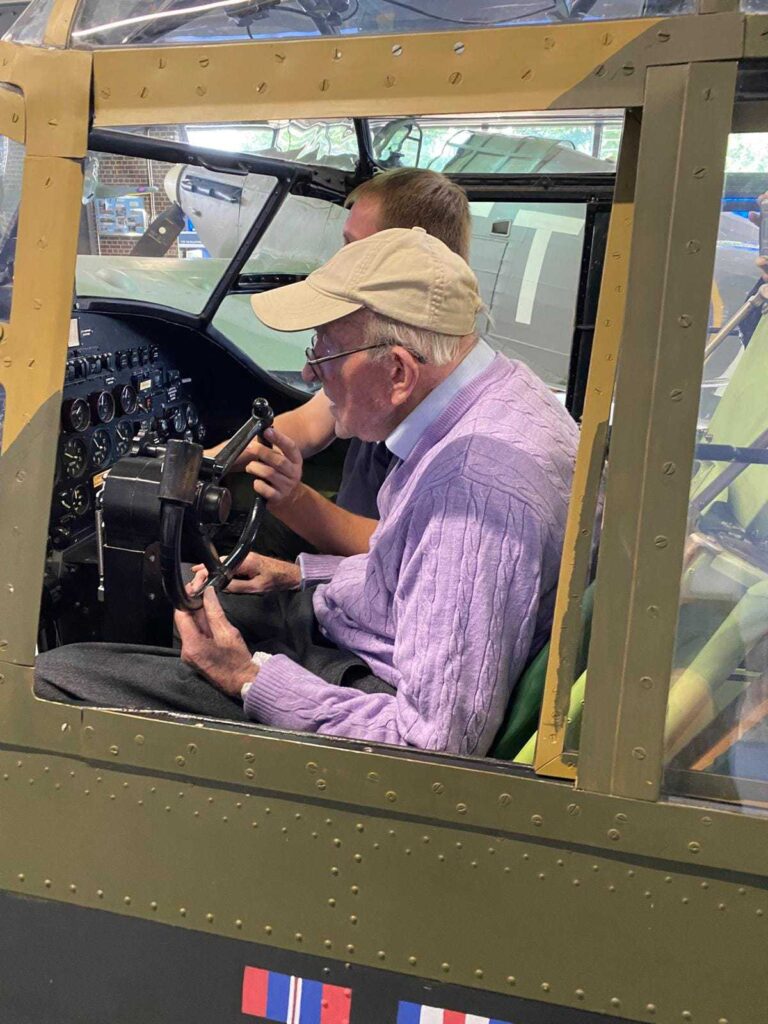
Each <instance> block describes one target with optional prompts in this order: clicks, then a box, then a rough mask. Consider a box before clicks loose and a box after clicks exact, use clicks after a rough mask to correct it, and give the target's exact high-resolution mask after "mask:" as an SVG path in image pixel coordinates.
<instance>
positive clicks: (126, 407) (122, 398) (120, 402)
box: [117, 384, 137, 416]
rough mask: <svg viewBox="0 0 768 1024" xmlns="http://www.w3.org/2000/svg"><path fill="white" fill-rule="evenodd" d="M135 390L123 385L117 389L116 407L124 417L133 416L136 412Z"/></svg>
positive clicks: (130, 385)
mask: <svg viewBox="0 0 768 1024" xmlns="http://www.w3.org/2000/svg"><path fill="white" fill-rule="evenodd" d="M136 406H137V397H136V388H134V387H133V385H132V384H124V385H123V386H122V387H121V388H118V389H117V407H118V409H119V411H120V412H121V413H122V414H123V415H125V416H133V414H134V413H135V412H136Z"/></svg>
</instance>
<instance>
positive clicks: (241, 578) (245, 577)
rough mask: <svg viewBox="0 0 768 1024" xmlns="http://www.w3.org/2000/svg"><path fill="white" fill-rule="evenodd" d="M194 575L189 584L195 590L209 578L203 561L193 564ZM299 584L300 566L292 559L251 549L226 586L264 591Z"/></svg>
mask: <svg viewBox="0 0 768 1024" xmlns="http://www.w3.org/2000/svg"><path fill="white" fill-rule="evenodd" d="M192 571H193V572H194V574H195V575H194V578H193V579H192V581H191V583H190V584H189V585H188V588H187V589H188V590H189V592H190V594H196V593H197V592H198V591H199V590H200V588H201V587H202V585H203V584H204V583H205V581H206V580H207V579H208V571H207V570H206V568H205V566H204V565H193V566H192ZM300 585H301V569H300V568H299V567H298V565H296V564H295V563H294V562H281V561H280V560H279V559H278V558H267V557H266V555H257V554H256V553H255V552H254V551H252V552H251V553H250V554H249V555H246V556H245V558H244V559H243V561H242V562H241V563H240V568H239V569H238V570H237V575H236V576H235V577H234V579H233V580H232V581H231V582H230V584H229V586H228V587H226V592H227V593H228V594H267V593H269V592H270V591H273V590H295V589H296V588H297V587H299V586H300Z"/></svg>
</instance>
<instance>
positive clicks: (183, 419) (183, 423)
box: [171, 405, 187, 434]
mask: <svg viewBox="0 0 768 1024" xmlns="http://www.w3.org/2000/svg"><path fill="white" fill-rule="evenodd" d="M171 422H172V423H173V429H174V430H175V431H176V433H177V434H183V433H184V431H185V430H186V429H187V413H186V410H185V409H184V407H183V406H181V405H180V406H178V408H176V409H174V410H173V419H172V421H171Z"/></svg>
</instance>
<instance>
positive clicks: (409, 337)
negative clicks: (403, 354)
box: [365, 310, 463, 366]
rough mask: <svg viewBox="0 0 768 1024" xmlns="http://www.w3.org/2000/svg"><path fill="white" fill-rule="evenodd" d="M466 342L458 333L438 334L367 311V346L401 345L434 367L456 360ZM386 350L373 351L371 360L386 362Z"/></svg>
mask: <svg viewBox="0 0 768 1024" xmlns="http://www.w3.org/2000/svg"><path fill="white" fill-rule="evenodd" d="M462 340H463V339H462V338H461V337H458V336H457V335H455V334H436V333H435V332H434V331H426V330H424V329H423V328H422V327H412V326H411V325H410V324H404V323H402V322H401V321H400V320H391V319H390V318H389V317H388V316H381V315H380V314H379V313H373V312H372V311H370V310H369V311H368V315H367V316H366V318H365V341H366V344H368V345H383V344H394V345H402V347H403V348H407V349H409V350H410V351H411V352H415V353H417V354H418V355H420V356H423V358H424V360H425V362H427V363H431V364H432V365H433V366H445V365H446V363H450V362H451V360H452V359H455V358H456V356H457V355H458V353H459V348H460V345H461V341H462ZM385 355H386V350H385V349H383V348H382V349H379V351H378V352H377V351H373V352H371V358H372V359H377V358H378V359H383V358H384V357H385Z"/></svg>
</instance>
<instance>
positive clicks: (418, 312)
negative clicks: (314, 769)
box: [35, 228, 577, 755]
mask: <svg viewBox="0 0 768 1024" xmlns="http://www.w3.org/2000/svg"><path fill="white" fill-rule="evenodd" d="M253 306H254V309H255V311H256V313H257V314H258V316H259V317H260V318H261V319H262V320H263V321H264V323H266V324H268V325H269V326H270V327H272V328H275V329H277V330H283V331H295V330H302V329H306V328H309V327H313V326H314V327H317V337H316V341H315V344H314V347H313V349H312V350H311V351H310V353H309V354H308V360H307V367H306V368H305V371H304V372H305V375H306V377H307V379H309V377H310V375H311V374H315V373H316V374H317V375H318V377H319V379H320V380H321V382H322V386H323V390H324V392H325V394H326V396H327V398H328V400H329V401H330V408H331V412H332V415H333V417H334V420H335V422H336V430H337V433H338V434H339V435H340V436H342V437H344V436H357V437H360V438H362V439H363V440H366V441H384V442H385V444H386V445H387V448H388V449H389V451H391V452H392V453H393V455H394V456H395V458H396V460H397V461H396V464H395V467H394V468H393V469H392V471H391V472H390V474H389V476H388V477H387V479H386V480H385V482H384V485H383V487H382V489H381V492H380V495H379V508H380V511H381V520H380V522H379V525H378V527H377V528H376V531H375V533H374V534H373V536H372V538H371V543H370V549H369V551H368V552H366V553H365V554H359V555H354V556H352V557H348V558H340V557H332V556H319V555H317V556H302V557H301V559H300V568H297V569H296V570H295V576H294V578H292V579H290V580H286V581H283V584H282V585H283V586H300V587H302V588H312V589H300V590H295V589H294V590H287V589H286V590H282V591H280V592H278V593H275V594H270V595H267V596H266V597H265V598H264V599H263V601H260V602H257V601H255V600H254V599H253V598H252V597H246V598H241V599H240V600H242V601H243V602H244V604H243V611H242V614H240V615H238V612H237V609H236V608H234V607H233V605H234V604H235V602H236V600H237V599H236V598H229V599H228V607H229V608H230V609H231V613H232V618H234V619H236V620H238V621H240V624H241V625H242V627H243V632H242V634H241V632H240V631H239V630H238V629H237V628H236V627H235V625H233V624H232V622H231V621H230V620H229V619H228V618H227V616H226V615H225V613H224V611H223V609H222V606H221V604H220V602H219V600H218V598H217V596H216V594H215V593H214V591H213V590H212V589H211V588H209V589H208V590H206V592H205V599H204V605H203V608H202V609H201V610H200V611H197V612H192V613H188V612H177V613H176V626H177V629H178V633H179V636H180V638H181V643H182V647H181V655H180V656H179V655H178V654H177V653H176V652H174V651H170V650H163V649H151V648H141V647H131V646H127V645H107V644H78V645H73V646H71V647H61V648H58V649H56V650H53V651H50V652H47V653H46V654H43V655H41V656H40V657H39V658H38V662H37V671H36V684H35V688H36V692H37V694H38V695H39V696H43V697H47V698H50V699H59V700H61V699H64V700H75V701H78V702H82V703H90V704H99V705H104V706H110V707H123V708H146V709H157V710H169V711H186V712H189V713H195V714H201V715H210V716H215V717H217V718H227V719H239V720H243V719H245V720H251V721H255V722H261V723H264V724H267V725H271V726H274V727H277V728H282V729H295V730H302V731H306V732H314V733H319V734H329V735H334V736H346V737H354V738H357V739H361V740H367V741H375V742H384V743H394V744H401V745H405V746H413V747H417V748H422V749H431V750H442V751H448V752H451V753H456V754H477V755H482V754H484V753H486V752H487V750H488V748H489V746H490V744H491V741H492V740H493V737H494V735H495V733H496V731H497V729H498V727H499V724H500V722H501V720H502V717H503V715H504V711H505V709H506V707H507V704H508V701H509V696H510V693H511V690H512V688H513V687H514V685H515V683H516V681H517V679H518V678H519V676H520V674H521V672H522V671H523V669H524V667H525V665H526V663H527V662H528V661H529V659H530V658H531V657H532V656H533V655H535V654H536V653H537V652H538V650H539V649H540V648H541V647H542V646H543V644H544V643H545V641H546V639H547V637H548V635H549V630H550V625H551V619H552V610H553V605H554V597H555V589H556V584H557V576H558V569H559V564H560V555H561V549H562V543H563V534H564V529H565V521H566V509H567V503H568V497H569V491H570V482H571V475H572V468H573V462H574V458H575V452H576V443H577V429H576V425H575V423H574V422H573V421H572V420H571V418H570V417H569V415H568V414H567V413H566V412H565V410H564V409H563V408H562V406H561V405H560V403H559V402H558V401H557V400H556V399H555V398H554V396H553V395H551V394H550V393H549V391H548V390H547V388H546V387H545V386H544V384H543V383H542V382H541V381H540V380H539V379H538V378H537V377H536V376H535V375H534V374H533V373H532V372H531V371H530V370H529V369H528V368H527V367H525V366H524V365H523V364H521V363H516V362H512V361H510V360H509V359H507V358H506V357H504V356H502V355H498V354H494V352H493V351H492V350H491V349H490V347H489V346H488V345H487V344H486V343H485V342H484V341H483V340H482V339H480V338H479V337H478V335H477V333H476V328H475V321H476V317H477V315H478V313H479V311H480V310H481V307H482V302H481V299H480V296H479V292H478V287H477V280H476V278H475V276H474V274H473V273H472V271H471V270H470V268H469V267H468V266H467V264H466V263H465V262H464V260H462V259H461V258H460V257H459V256H457V255H455V254H454V253H452V252H451V251H450V250H449V249H448V248H447V247H446V246H445V245H443V243H442V242H440V241H438V240H437V239H435V238H433V237H431V236H430V235H428V234H427V233H426V232H425V231H423V230H422V229H420V228H414V229H412V230H405V229H393V230H389V231H382V232H379V233H378V234H375V235H372V236H370V237H369V238H366V239H364V240H362V241H359V242H354V243H352V244H350V245H348V246H346V247H345V248H343V249H342V250H341V251H340V252H338V253H337V254H336V255H335V256H334V257H333V258H332V259H331V260H330V261H329V262H328V263H327V264H326V265H325V266H324V267H321V268H320V269H319V270H316V271H315V272H314V273H312V274H310V276H309V277H308V278H307V279H306V281H303V282H300V283H298V284H293V285H288V286H286V287H285V288H280V289H276V290H274V291H270V292H266V293H263V294H261V295H258V296H254V298H253ZM275 440H276V442H277V445H278V449H279V448H281V447H283V446H285V448H287V447H288V446H287V445H286V442H285V438H284V437H282V436H281V435H280V434H279V433H278V435H277V436H276V438H275ZM286 459H287V460H290V451H288V452H287V453H286V451H285V450H283V451H280V450H276V451H275V452H274V453H272V454H271V461H270V463H269V468H270V469H272V470H273V471H274V472H275V473H279V472H281V466H282V461H283V460H286ZM254 557H257V556H254ZM244 569H245V575H246V576H248V574H249V569H248V565H247V564H246V566H245V567H244ZM254 605H258V606H259V607H258V608H257V609H256V610H254Z"/></svg>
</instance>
